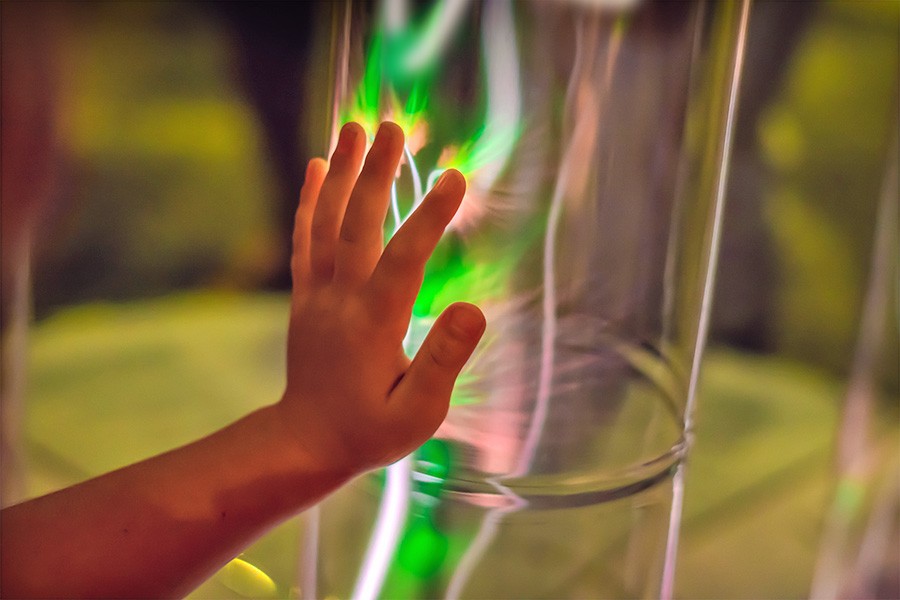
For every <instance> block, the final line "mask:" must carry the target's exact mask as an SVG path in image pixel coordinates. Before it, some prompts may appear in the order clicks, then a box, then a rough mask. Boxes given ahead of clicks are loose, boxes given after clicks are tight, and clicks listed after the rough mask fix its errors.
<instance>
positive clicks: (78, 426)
mask: <svg viewBox="0 0 900 600" xmlns="http://www.w3.org/2000/svg"><path fill="white" fill-rule="evenodd" d="M322 8H323V5H322V3H316V2H303V3H269V2H252V3H250V2H234V3H221V4H219V3H216V4H210V3H192V2H160V3H156V2H98V3H90V4H80V3H78V4H75V3H72V4H45V3H20V2H5V3H3V4H2V5H0V11H2V13H0V23H2V28H3V29H2V94H3V96H2V251H3V254H2V265H3V271H2V276H3V278H2V295H0V297H2V307H0V308H2V310H0V317H2V335H3V376H2V387H3V397H2V408H3V416H2V425H3V455H2V458H3V500H4V504H8V503H10V502H13V501H16V500H18V499H22V498H26V497H30V496H33V495H37V494H41V493H45V492H48V491H51V490H54V489H58V488H59V487H62V486H65V485H68V484H71V483H74V482H76V481H79V480H81V479H83V478H85V477H88V476H91V475H95V474H99V473H101V472H103V471H106V470H109V469H112V468H115V467H118V466H121V465H124V464H127V463H129V462H133V461H134V460H138V459H140V458H144V457H146V456H148V455H151V454H153V453H157V452H160V451H163V450H166V449H169V448H171V447H173V446H175V445H178V444H181V443H184V442H187V441H189V440H191V439H193V438H196V437H198V436H201V435H203V434H205V433H208V432H210V431H212V430H213V429H215V428H217V427H219V426H221V425H224V424H225V423H227V422H229V421H231V420H233V419H235V418H237V417H239V416H241V415H243V414H245V413H246V412H248V411H249V410H252V409H253V408H255V407H257V406H260V405H263V404H267V403H271V402H272V401H274V400H276V399H277V398H278V396H279V394H280V392H281V385H282V377H283V361H284V358H283V338H284V333H285V329H286V324H287V289H288V285H289V277H288V272H287V266H288V251H289V246H290V244H289V233H290V226H291V224H292V214H293V209H294V204H295V201H296V197H297V194H298V192H299V188H300V184H301V183H302V181H301V174H302V168H303V166H304V165H305V163H306V161H307V160H308V158H310V157H312V156H315V155H322V154H324V152H325V150H326V134H327V131H326V129H325V119H326V112H325V111H326V110H327V107H326V106H323V105H324V104H325V102H324V101H323V98H324V97H325V96H326V95H327V89H325V88H326V87H327V82H328V73H327V72H326V70H327V65H328V61H329V57H327V56H320V55H319V54H320V53H318V52H316V51H314V49H315V48H319V47H320V42H321V36H322V35H327V30H328V28H327V27H326V23H325V22H324V21H323V17H322V15H323V13H324V12H325V11H323V10H322ZM749 31H750V37H749V40H748V46H747V55H746V62H745V68H744V79H743V86H742V90H741V99H740V112H739V118H738V123H737V135H736V139H735V142H734V149H733V160H732V171H731V180H730V186H729V192H728V199H727V210H726V216H725V231H724V234H723V245H722V248H721V256H720V262H719V274H718V280H717V281H718V283H717V290H716V297H715V308H714V320H713V328H712V334H711V339H710V347H709V350H708V352H707V357H706V361H705V367H704V375H703V386H702V390H701V396H700V399H699V411H698V415H697V429H696V442H695V447H694V450H693V453H692V456H691V458H690V462H689V465H690V466H689V474H688V479H687V481H688V484H687V485H688V487H687V490H688V491H687V495H686V500H685V514H684V522H683V526H682V541H681V551H680V556H679V563H678V575H677V589H676V595H677V596H679V597H683V598H750V597H754V598H787V597H801V596H810V595H811V596H812V597H827V596H830V595H834V594H837V595H843V596H847V597H881V598H896V597H900V547H898V543H900V533H898V531H900V427H898V423H900V365H898V363H900V358H898V329H897V319H898V312H900V311H898V297H897V294H898V282H900V277H898V269H897V262H898V252H900V250H898V245H897V235H898V218H897V204H898V197H897V170H898V156H897V143H898V142H897V139H898V98H900V95H898V85H900V84H898V71H900V64H898V63H900V2H897V1H896V0H872V1H865V0H859V1H856V0H853V1H850V0H843V1H826V2H803V1H790V2H787V1H785V2H779V1H773V0H757V1H756V2H755V3H754V5H753V7H752V11H751V22H750V30H749ZM301 529H302V520H295V521H294V522H291V523H288V524H286V525H285V526H283V527H281V528H279V529H278V530H277V531H275V532H273V534H272V535H270V536H267V537H266V538H264V539H263V540H261V541H260V542H259V543H258V544H257V545H255V546H254V547H253V548H251V549H249V550H248V551H247V553H246V554H245V555H244V556H243V561H241V562H236V563H232V564H230V565H229V567H227V568H226V569H225V570H223V571H222V572H221V573H220V574H218V575H217V576H215V577H214V578H213V579H212V580H211V581H210V582H208V583H207V584H205V585H204V587H203V588H201V589H200V590H198V591H197V593H196V594H195V595H196V597H225V598H227V597H244V596H256V597H259V596H265V595H271V596H287V595H289V594H296V593H297V589H296V587H295V579H296V566H297V565H296V562H297V559H296V556H297V545H298V543H299V542H298V540H299V535H300V530H301ZM838 589H840V590H841V591H840V593H837V592H835V590H838Z"/></svg>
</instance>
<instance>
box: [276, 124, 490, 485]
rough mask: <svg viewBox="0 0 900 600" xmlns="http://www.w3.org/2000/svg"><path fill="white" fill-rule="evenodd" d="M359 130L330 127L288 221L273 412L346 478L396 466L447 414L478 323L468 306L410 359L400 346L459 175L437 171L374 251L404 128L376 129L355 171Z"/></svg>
mask: <svg viewBox="0 0 900 600" xmlns="http://www.w3.org/2000/svg"><path fill="white" fill-rule="evenodd" d="M365 146H366V135H365V132H364V131H363V129H362V127H360V126H359V125H358V124H356V123H348V124H347V125H345V126H344V128H343V129H342V130H341V135H340V138H339V140H338V145H337V148H336V149H335V151H334V154H333V155H332V158H331V165H330V167H329V168H327V174H326V163H325V161H323V160H321V159H314V160H313V161H311V162H310V164H309V166H308V168H307V171H306V181H305V182H304V185H303V189H302V191H301V192H300V203H299V206H298V208H297V217H296V222H295V226H294V249H293V259H292V261H291V271H292V274H293V280H294V289H293V294H292V298H291V300H292V301H291V322H290V329H289V332H288V365H287V389H286V391H285V394H284V397H283V399H282V401H281V402H280V403H279V405H278V408H279V409H280V410H281V412H282V414H283V417H284V421H283V422H284V424H285V426H286V427H287V428H288V429H289V430H290V431H291V432H292V433H293V434H296V435H297V436H298V439H299V441H300V443H301V444H302V446H303V448H304V449H305V451H306V452H310V453H312V454H314V455H316V456H317V458H318V459H320V460H321V461H323V462H324V464H325V465H327V466H328V467H331V468H336V469H338V470H343V471H349V472H352V473H356V472H361V471H363V470H365V469H368V468H371V467H375V466H381V465H385V464H388V463H391V462H393V461H395V460H398V459H400V458H402V457H403V456H405V455H406V454H408V453H409V452H411V451H412V450H414V449H415V448H417V447H418V446H419V445H420V444H422V443H423V442H424V441H425V440H427V439H428V437H430V436H431V434H432V433H434V431H435V430H436V429H437V427H438V426H439V425H440V424H441V422H442V421H443V419H444V417H445V416H446V414H447V408H448V406H449V401H450V393H451V391H452V389H453V384H454V382H455V380H456V377H457V375H458V374H459V371H460V370H461V369H462V367H463V365H464V364H465V362H466V360H467V359H468V358H469V355H470V354H471V353H472V351H473V350H474V348H475V345H476V344H477V343H478V340H479V339H480V338H481V335H482V333H483V331H484V327H485V322H484V316H483V315H482V314H481V311H480V310H479V309H478V308H477V307H475V306H472V305H470V304H461V303H460V304H454V305H453V306H450V307H449V308H448V309H447V310H446V311H444V313H443V314H442V315H441V316H440V317H439V318H438V320H437V322H436V323H435V324H434V327H433V328H432V330H431V332H430V333H429V335H428V337H427V338H426V340H425V342H424V343H423V345H422V347H421V349H420V350H419V352H418V353H417V354H416V357H415V358H414V359H413V360H412V362H410V360H409V359H408V358H407V357H406V355H405V354H404V352H403V348H402V342H403V338H404V336H405V334H406V330H407V327H408V325H409V320H410V315H411V312H412V307H413V303H414V301H415V297H416V294H417V293H418V290H419V287H420V286H421V284H422V277H423V272H424V267H425V262H426V261H427V260H428V258H429V256H430V255H431V252H432V251H433V250H434V247H435V246H436V245H437V243H438V240H439V239H440V237H441V235H442V233H443V231H444V228H445V227H446V225H447V223H449V222H450V219H451V218H452V217H453V215H454V214H455V212H456V209H457V208H458V207H459V204H460V202H461V201H462V197H463V194H464V192H465V187H466V185H465V180H464V179H463V177H462V175H461V174H460V173H459V172H458V171H454V170H450V171H447V172H446V173H445V174H444V175H443V177H441V179H440V180H439V181H438V183H437V184H436V185H435V187H434V189H433V190H432V191H431V192H430V193H429V194H428V196H427V197H426V198H425V200H424V202H423V203H422V204H421V205H420V206H419V208H418V209H417V210H416V211H415V213H414V214H412V215H411V216H410V218H409V219H408V220H407V221H406V223H405V224H404V225H403V227H401V228H400V230H399V231H398V232H397V233H396V234H395V235H394V237H393V238H392V239H391V240H390V243H389V244H388V246H387V248H384V246H383V244H384V241H383V235H382V231H383V222H384V219H385V215H386V213H387V209H388V203H389V199H390V190H391V184H392V181H393V178H394V174H395V172H396V170H397V165H398V163H399V160H400V157H401V155H402V153H403V132H402V131H401V130H400V128H399V127H398V126H397V125H395V124H393V123H384V124H382V126H381V128H380V129H379V130H378V134H377V135H376V136H375V141H374V143H373V144H372V148H371V150H370V151H369V153H368V156H367V157H366V161H365V166H363V168H362V171H361V172H360V163H361V161H362V158H363V153H364V152H365Z"/></svg>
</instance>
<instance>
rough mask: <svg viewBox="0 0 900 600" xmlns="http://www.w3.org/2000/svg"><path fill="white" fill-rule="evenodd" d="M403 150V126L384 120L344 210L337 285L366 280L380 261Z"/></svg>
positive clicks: (361, 282)
mask: <svg viewBox="0 0 900 600" xmlns="http://www.w3.org/2000/svg"><path fill="white" fill-rule="evenodd" d="M402 154H403V130H401V129H400V127H399V126H398V125H396V124H394V123H387V122H386V123H382V124H381V127H380V128H379V129H378V133H377V135H376V136H375V141H374V142H373V143H372V147H371V149H370V150H369V154H368V155H367V156H366V162H365V165H364V166H363V169H362V172H361V173H360V175H359V179H358V180H357V182H356V186H354V188H353V193H352V194H351V195H350V201H349V203H348V205H347V209H346V212H345V214H344V222H343V225H342V226H341V232H340V238H339V240H338V244H337V250H336V256H335V266H334V269H335V271H334V280H335V283H337V284H338V285H361V284H363V283H365V281H366V280H368V278H369V276H371V274H372V271H373V269H374V268H375V265H376V264H377V263H378V258H379V257H380V256H381V252H382V250H383V247H384V235H383V230H384V217H385V215H386V214H387V209H388V203H389V201H390V195H391V184H392V183H393V181H394V174H395V173H396V171H397V165H398V164H399V162H400V156H401V155H402Z"/></svg>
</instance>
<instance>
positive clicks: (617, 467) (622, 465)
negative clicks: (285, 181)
mask: <svg viewBox="0 0 900 600" xmlns="http://www.w3.org/2000/svg"><path fill="white" fill-rule="evenodd" d="M746 9H747V3H746V2H745V3H743V4H741V3H731V2H710V3H704V2H684V3H680V2H679V3H672V2H630V1H616V2H613V1H611V0H610V1H600V0H580V1H574V0H572V1H556V2H551V1H525V0H523V1H518V2H513V1H511V0H490V1H483V2H478V1H474V0H473V1H466V0H444V1H436V2H426V3H418V2H416V3H414V2H409V1H406V0H393V1H390V0H389V1H386V2H383V3H381V4H378V5H375V6H369V5H357V4H354V3H348V4H347V5H346V6H343V7H342V8H341V10H339V11H338V12H339V14H338V15H337V16H336V20H335V24H336V27H335V37H334V40H333V42H334V45H333V48H334V56H335V70H334V82H335V85H334V104H333V107H334V110H333V124H332V125H333V127H332V132H335V131H336V130H337V128H338V127H339V126H340V124H341V123H343V122H344V121H347V120H357V121H360V122H362V123H363V124H364V125H365V126H366V127H367V129H368V130H369V131H371V132H374V130H375V128H376V127H377V123H378V122H380V121H382V120H385V119H391V120H394V121H397V122H398V123H400V124H401V125H402V126H403V127H404V129H405V130H406V131H407V149H406V152H405V160H404V162H403V163H402V165H401V167H400V169H399V171H398V176H397V179H396V181H395V185H394V194H393V198H392V209H391V211H390V214H389V216H388V220H387V222H386V224H385V228H386V232H387V233H388V234H390V233H391V232H392V231H393V230H394V229H396V227H397V226H398V225H399V223H401V222H402V221H403V219H404V218H405V217H406V216H407V215H408V214H409V212H410V211H411V210H412V209H413V208H414V207H415V205H416V204H417V203H418V202H421V200H422V197H423V196H424V194H425V192H426V191H427V189H428V188H429V187H430V186H431V184H432V183H433V182H434V181H435V179H436V177H437V176H438V175H439V174H440V173H441V172H442V171H443V170H444V169H446V168H450V167H453V168H457V169H459V170H461V171H462V172H463V173H464V174H465V175H466V177H467V179H468V181H469V189H468V191H467V193H466V197H465V199H464V201H463V205H462V207H461V209H460V212H459V214H458V215H457V216H456V218H455V219H454V220H453V222H452V223H451V225H450V226H449V227H448V229H447V232H446V233H445V236H444V238H443V240H442V242H441V244H440V245H439V247H438V249H437V251H436V253H435V255H434V257H433V258H432V259H431V261H430V262H429V265H428V268H427V272H426V279H425V283H424V285H423V288H422V292H421V294H420V296H419V298H418V301H417V303H416V306H415V310H414V316H413V322H412V324H411V326H410V330H409V334H408V336H407V340H406V341H407V350H408V351H409V352H410V353H413V352H415V350H416V348H417V346H418V344H419V343H420V342H421V340H422V339H423V337H424V334H425V332H426V331H427V330H428V328H429V327H430V325H431V323H433V321H434V318H435V317H436V316H437V315H438V314H439V313H440V311H441V310H443V308H444V307H445V306H447V305H448V304H449V303H451V302H453V301H457V300H466V301H470V302H475V303H477V304H479V305H480V306H481V307H482V309H483V310H484V311H485V313H486V315H487V317H488V323H489V325H488V331H487V334H486V336H485V339H484V341H483V342H482V344H481V345H480V346H479V348H478V349H477V350H476V353H475V355H474V356H473V358H472V359H471V360H470V362H469V364H468V366H467V368H466V370H465V371H464V373H463V375H462V377H461V380H460V382H459V383H458V385H457V388H456V390H455V392H454V396H453V400H452V407H451V410H450V414H449V415H448V417H447V420H446V422H445V423H444V425H443V426H442V427H441V428H440V429H439V430H438V432H437V434H436V435H435V437H434V439H432V440H431V441H429V442H427V443H426V444H425V445H424V446H423V447H422V448H421V449H420V450H419V451H417V452H416V453H414V454H413V455H412V456H410V457H408V458H406V459H404V460H403V461H400V462H399V463H397V464H395V465H393V466H391V467H389V468H388V469H387V470H386V471H385V472H384V473H379V474H373V475H371V476H368V477H364V478H361V479H359V480H358V481H356V482H354V484H352V485H351V486H348V488H346V489H345V490H343V491H341V492H339V493H338V494H336V495H335V496H334V497H333V498H331V499H329V500H328V501H327V502H326V503H325V504H324V505H323V506H322V508H321V510H320V511H319V513H318V519H319V520H318V523H317V527H316V528H315V529H316V530H317V531H318V539H317V543H316V544H315V545H314V546H315V547H316V548H317V550H316V553H315V555H312V556H309V557H308V558H309V560H308V561H307V566H306V570H307V572H306V573H305V574H304V577H303V580H304V581H305V582H307V584H306V585H305V586H304V587H305V589H304V595H306V596H308V597H313V596H318V597H322V596H329V595H335V596H338V597H345V596H353V597H355V598H375V597H391V598H399V597H436V596H445V597H450V598H456V597H492V598H498V597H553V598H558V597H571V596H577V597H604V596H609V597H654V596H655V597H658V596H659V595H660V594H662V593H671V586H670V585H669V584H664V583H663V580H664V578H665V577H669V579H670V578H671V565H672V560H673V558H674V544H673V543H671V542H670V538H671V537H672V536H673V535H674V534H675V533H677V520H678V518H679V515H678V514H677V512H678V511H677V510H675V511H674V513H673V506H674V507H675V508H677V505H678V501H679V499H680V498H679V495H678V493H677V489H676V488H677V487H678V486H676V485H674V483H673V482H674V474H675V472H676V471H677V470H679V466H680V464H681V461H682V459H683V457H684V455H685V452H686V449H687V447H688V446H689V438H690V435H689V434H690V431H689V430H690V415H691V411H692V410H693V407H692V404H693V400H692V396H693V384H694V383H695V381H696V370H697V368H698V366H699V361H700V357H701V354H702V345H703V338H704V336H705V325H704V321H705V317H704V313H705V311H707V309H708V303H709V299H710V297H709V293H710V289H711V285H710V284H711V273H712V271H713V269H714V264H715V261H714V256H715V246H716V241H717V240H716V238H717V235H718V233H717V227H718V220H719V215H720V212H721V202H722V190H723V189H724V187H723V185H724V178H725V171H726V169H725V167H726V165H727V154H728V144H729V142H728V135H727V132H728V129H729V122H730V121H729V120H730V119H731V118H732V116H733V112H734V98H735V91H736V90H735V85H736V82H737V74H738V71H739V69H738V67H739V59H740V55H741V51H742V44H743V42H742V39H743V30H744V28H745V27H746ZM679 486H680V481H679ZM672 523H674V524H675V526H674V527H673V526H672ZM310 546H312V545H310ZM667 548H668V550H667ZM667 564H668V568H667V567H666V565H667ZM666 574H668V575H666ZM669 583H670V582H669Z"/></svg>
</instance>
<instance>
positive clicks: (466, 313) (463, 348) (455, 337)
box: [395, 302, 485, 435]
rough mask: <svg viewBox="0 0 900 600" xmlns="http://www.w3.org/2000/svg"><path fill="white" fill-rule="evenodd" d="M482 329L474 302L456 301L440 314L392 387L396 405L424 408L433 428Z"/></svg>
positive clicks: (478, 311) (476, 343)
mask: <svg viewBox="0 0 900 600" xmlns="http://www.w3.org/2000/svg"><path fill="white" fill-rule="evenodd" d="M484 328H485V319H484V315H483V314H482V313H481V310H480V309H479V308H478V307H477V306H475V305H474V304H467V303H464V302H457V303H456V304H452V305H450V306H449V307H448V308H447V309H446V310H445V311H444V312H443V313H441V316H440V317H438V319H437V321H436V322H435V324H434V325H433V326H432V328H431V331H429V332H428V336H427V337H426V338H425V341H424V342H423V343H422V347H421V348H419V351H418V352H417V353H416V356H415V358H413V361H412V363H411V364H410V365H409V369H407V371H406V373H405V374H404V376H403V379H401V380H400V383H399V385H398V386H397V389H396V390H395V391H396V392H397V393H398V394H399V395H400V402H399V405H400V406H404V407H405V408H406V409H409V408H410V407H412V406H416V407H417V408H418V409H419V410H420V411H423V412H424V411H427V413H428V415H429V416H431V417H433V420H434V421H436V422H434V423H432V424H433V425H434V428H435V429H437V427H438V426H439V425H440V424H441V421H443V419H444V417H445V416H446V414H447V408H448V406H449V401H450V393H451V392H452V391H453V384H454V383H456V377H457V376H458V375H459V372H460V371H461V370H462V368H463V366H464V365H465V364H466V361H467V360H469V356H471V355H472V352H473V351H474V350H475V346H477V345H478V341H479V340H480V339H481V336H482V334H484ZM438 399H440V400H441V401H438ZM423 401H424V403H426V405H422V404H423ZM432 411H433V412H432ZM419 414H420V415H422V412H419ZM431 420H432V419H429V421H431ZM429 435H430V434H429Z"/></svg>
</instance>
